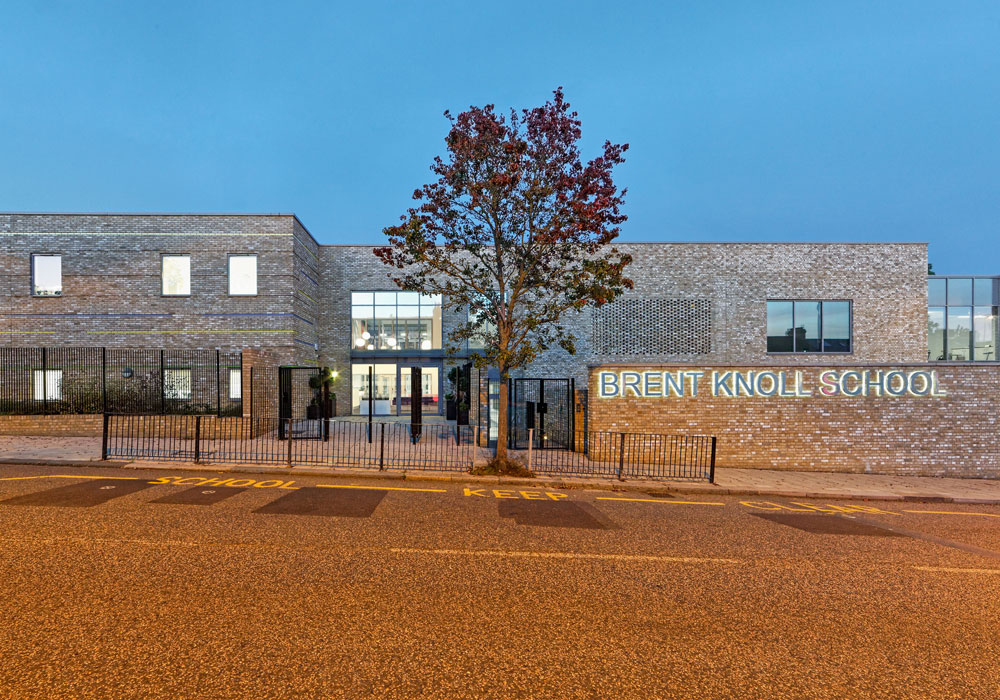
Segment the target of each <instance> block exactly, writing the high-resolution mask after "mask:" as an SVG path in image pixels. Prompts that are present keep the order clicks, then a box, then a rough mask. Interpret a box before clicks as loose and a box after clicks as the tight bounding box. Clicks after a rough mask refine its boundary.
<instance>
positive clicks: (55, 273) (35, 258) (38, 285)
mask: <svg viewBox="0 0 1000 700" xmlns="http://www.w3.org/2000/svg"><path fill="white" fill-rule="evenodd" d="M31 294H32V296H36V297H57V296H61V295H62V256H61V255H32V256H31Z"/></svg>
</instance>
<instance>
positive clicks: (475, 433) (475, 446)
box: [469, 423, 479, 469]
mask: <svg viewBox="0 0 1000 700" xmlns="http://www.w3.org/2000/svg"><path fill="white" fill-rule="evenodd" d="M478 450H479V424H478V423H477V424H476V427H475V428H473V429H472V450H471V451H470V455H469V468H470V469H471V468H472V467H474V466H476V452H477V451H478Z"/></svg>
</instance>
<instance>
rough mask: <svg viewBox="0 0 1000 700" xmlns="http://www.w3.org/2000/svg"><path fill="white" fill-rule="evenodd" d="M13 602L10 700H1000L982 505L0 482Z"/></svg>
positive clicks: (0, 533) (999, 605) (7, 640)
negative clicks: (856, 699) (414, 699)
mask: <svg viewBox="0 0 1000 700" xmlns="http://www.w3.org/2000/svg"><path fill="white" fill-rule="evenodd" d="M352 485H353V486H361V487H362V488H350V486H352ZM0 585H2V590H0V620H2V626H0V698H4V699H7V698H45V699H46V700H51V699H53V698H74V699H76V698H144V699H145V698H171V699H176V698H317V699H319V698H322V699H324V700H325V699H328V698H421V699H432V698H573V699H580V698H644V699H646V698H936V699H937V698H990V699H994V698H998V697H1000V508H997V507H989V506H961V505H954V504H942V503H923V502H895V503H885V502H874V501H872V502H861V501H837V502H829V503H827V502H823V501H800V502H798V503H795V502H792V501H791V500H789V499H784V498H774V499H772V500H770V501H742V500H741V499H740V498H729V497H724V498H710V497H689V496H683V495H678V496H674V497H657V496H652V495H649V494H645V493H640V492H628V491H626V492H610V491H591V490H563V491H550V490H546V489H544V488H539V489H522V488H517V489H515V488H505V489H498V490H496V491H494V490H493V489H489V488H473V489H469V488H467V487H465V486H463V485H461V484H453V483H440V484H438V483H434V482H412V481H411V482H398V481H397V482H389V481H366V480H355V481H345V480H337V479H331V478H329V477H307V476H302V477H298V476H295V477H288V476H281V477H275V478H271V477H270V476H263V475H259V474H247V475H241V474H232V473H229V474H208V473H205V474H192V473H190V472H170V471H156V472H136V471H129V470H116V469H74V470H70V471H66V470H65V469H64V470H62V471H60V470H59V469H58V468H47V467H2V468H0Z"/></svg>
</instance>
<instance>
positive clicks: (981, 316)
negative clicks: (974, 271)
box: [972, 280, 997, 362]
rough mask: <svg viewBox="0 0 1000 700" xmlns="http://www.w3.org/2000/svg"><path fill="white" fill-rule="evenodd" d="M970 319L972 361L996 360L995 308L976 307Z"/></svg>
mask: <svg viewBox="0 0 1000 700" xmlns="http://www.w3.org/2000/svg"><path fill="white" fill-rule="evenodd" d="M977 281H978V280H977ZM972 317H973V318H972V359H973V360H979V361H982V362H989V361H991V360H996V359H997V353H996V340H997V308H996V307H995V306H976V307H974V308H973V310H972Z"/></svg>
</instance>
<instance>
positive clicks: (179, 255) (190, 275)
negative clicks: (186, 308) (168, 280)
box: [160, 253, 194, 299]
mask: <svg viewBox="0 0 1000 700" xmlns="http://www.w3.org/2000/svg"><path fill="white" fill-rule="evenodd" d="M164 258H187V259H188V293H187V294H166V293H165V292H164V291H163V259H164ZM191 258H192V256H191V253H160V296H161V297H166V298H169V299H177V298H180V299H186V298H188V297H190V296H191V295H192V294H193V293H194V270H193V269H192V266H191Z"/></svg>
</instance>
